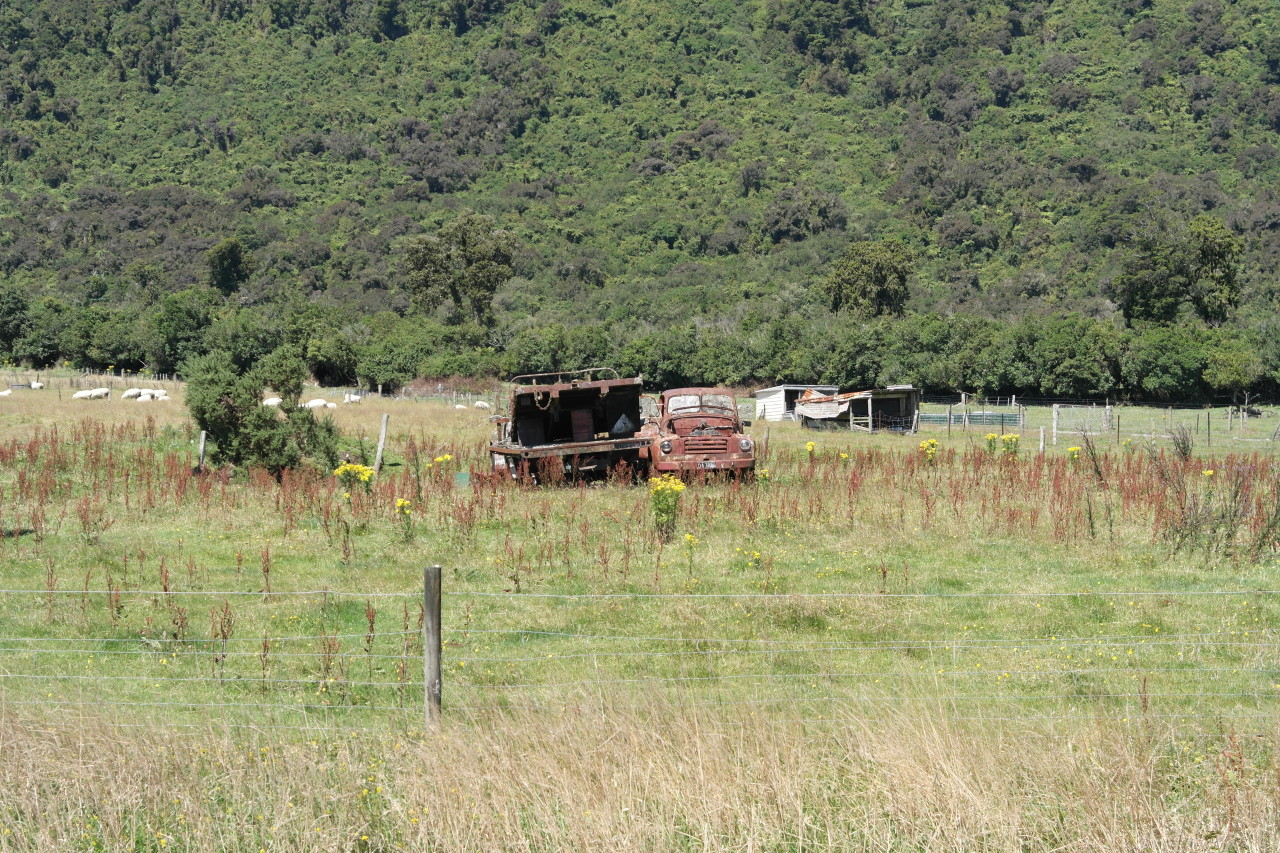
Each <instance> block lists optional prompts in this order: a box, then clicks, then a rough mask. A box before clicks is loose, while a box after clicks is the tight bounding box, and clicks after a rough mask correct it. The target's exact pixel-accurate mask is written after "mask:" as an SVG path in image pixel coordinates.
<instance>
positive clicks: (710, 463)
mask: <svg viewBox="0 0 1280 853" xmlns="http://www.w3.org/2000/svg"><path fill="white" fill-rule="evenodd" d="M698 467H699V468H712V469H714V468H719V467H720V463H719V462H716V461H715V460H712V459H704V460H702V461H701V462H699V463H698Z"/></svg>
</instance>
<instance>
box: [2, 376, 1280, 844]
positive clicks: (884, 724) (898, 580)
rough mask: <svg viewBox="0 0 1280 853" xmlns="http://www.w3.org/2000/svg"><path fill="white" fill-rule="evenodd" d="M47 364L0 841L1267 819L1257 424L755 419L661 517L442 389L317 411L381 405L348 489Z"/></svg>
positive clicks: (1267, 562)
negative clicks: (112, 395) (495, 469)
mask: <svg viewBox="0 0 1280 853" xmlns="http://www.w3.org/2000/svg"><path fill="white" fill-rule="evenodd" d="M48 390H49V389H46V391H45V392H24V393H18V392H15V394H14V395H13V396H12V397H10V398H7V399H6V400H4V401H3V403H2V405H0V465H2V466H3V467H2V468H0V527H2V528H3V529H4V531H5V532H4V535H3V537H2V538H0V566H3V569H2V570H0V572H2V578H0V586H2V587H3V588H4V589H5V590H6V592H4V593H0V638H2V639H0V645H3V646H4V651H3V652H0V675H3V676H4V678H3V681H2V682H0V683H2V684H3V693H2V694H0V739H2V740H3V742H5V743H6V755H9V756H14V757H15V758H16V759H17V760H16V761H6V762H0V766H2V767H3V769H2V770H0V779H2V780H3V781H2V782H0V792H4V795H5V796H4V797H3V800H4V805H0V810H3V813H0V825H2V826H3V829H0V849H23V850H25V849H36V848H38V847H39V848H44V849H47V848H48V847H50V846H52V847H56V848H61V849H76V848H78V849H147V850H156V849H191V850H211V849H226V848H227V847H235V848H236V849H258V848H259V847H261V848H263V849H297V848H298V847H300V846H307V847H310V848H316V849H320V848H324V849H349V850H375V849H397V847H398V846H403V847H406V848H408V849H415V848H416V849H422V848H423V847H424V846H427V847H433V846H439V847H445V846H448V847H454V848H462V849H494V848H499V847H500V848H504V849H505V848H514V849H548V850H550V849H564V848H566V847H569V846H575V847H584V846H592V847H599V846H607V847H610V848H612V849H742V848H744V847H753V848H756V849H788V850H790V849H795V850H799V849H884V850H898V849H901V850H925V849H929V850H935V849H957V850H975V849H990V850H1021V849H1035V850H1040V849H1043V850H1050V849H1062V848H1063V847H1066V848H1067V849H1072V848H1073V847H1074V848H1075V849H1099V850H1101V849H1126V848H1144V847H1145V848H1149V849H1167V850H1198V849H1206V846H1210V847H1214V849H1241V850H1251V849H1259V850H1261V849H1269V848H1270V847H1271V846H1274V841H1275V839H1276V835H1277V833H1276V831H1275V816H1276V795H1275V787H1274V784H1272V781H1270V780H1273V779H1274V774H1275V773H1276V771H1277V769H1280V768H1278V767H1277V765H1276V763H1275V759H1274V753H1273V747H1274V744H1275V736H1276V726H1275V719H1276V717H1275V702H1276V698H1277V691H1280V664H1278V663H1277V662H1276V657H1275V629H1276V626H1277V617H1278V616H1280V613H1278V612H1277V602H1276V596H1275V595H1274V593H1273V592H1272V590H1273V589H1274V587H1275V584H1274V574H1275V569H1276V565H1277V561H1276V551H1275V547H1276V535H1277V527H1278V524H1277V519H1276V509H1275V508H1276V506H1277V486H1276V484H1277V467H1276V463H1275V461H1274V459H1273V457H1271V456H1270V455H1269V454H1259V453H1252V452H1241V451H1240V449H1239V447H1237V446H1227V447H1221V446H1220V445H1219V444H1218V443H1216V442H1215V446H1214V447H1213V448H1212V451H1210V449H1209V448H1207V447H1203V446H1197V448H1196V455H1194V456H1193V457H1192V458H1190V459H1182V458H1181V457H1179V456H1178V455H1177V454H1176V453H1174V452H1173V450H1172V448H1171V447H1170V445H1169V443H1168V442H1167V441H1156V442H1155V443H1154V444H1150V443H1149V442H1148V441H1146V440H1144V441H1143V442H1140V443H1135V444H1133V445H1129V446H1121V447H1115V446H1114V445H1113V446H1110V447H1106V446H1103V445H1102V444H1101V443H1099V445H1098V446H1096V447H1094V448H1093V450H1092V451H1091V452H1088V453H1085V454H1083V455H1080V456H1079V458H1073V455H1072V454H1069V453H1068V452H1067V450H1066V448H1065V447H1064V446H1062V444H1061V442H1060V444H1059V446H1058V447H1057V448H1053V447H1050V448H1049V449H1048V450H1047V452H1046V454H1044V455H1043V456H1041V455H1040V454H1038V453H1036V448H1035V446H1034V444H1032V443H1031V442H1029V441H1024V442H1023V443H1022V446H1021V448H1020V452H1019V454H1018V456H1017V457H1016V458H1005V457H1004V456H1003V455H1002V454H1000V453H995V454H992V453H989V452H988V451H987V450H986V443H985V436H984V434H983V433H982V432H981V431H980V430H981V429H982V428H979V429H978V430H974V429H971V430H970V431H969V432H968V433H965V434H957V433H958V431H953V434H952V436H951V437H950V438H949V439H948V438H947V437H946V435H945V432H944V431H939V430H932V431H930V432H928V433H927V434H926V435H927V436H932V437H936V438H938V440H939V442H940V449H939V452H938V454H937V456H936V458H935V459H934V461H932V462H930V461H929V460H928V459H927V458H925V456H924V454H922V453H921V452H920V450H919V449H918V446H917V445H918V443H919V441H920V439H921V437H922V436H914V437H913V436H897V435H876V436H866V435H856V434H855V435H851V434H847V433H829V432H822V433H812V432H807V431H802V430H800V429H799V428H797V427H796V426H795V425H792V424H771V425H764V424H757V425H756V427H755V428H754V432H755V434H756V437H757V439H759V440H761V442H762V444H763V445H765V458H764V459H763V460H762V462H761V468H762V469H763V470H767V472H768V473H767V476H764V477H761V478H760V480H759V481H758V482H756V483H754V484H745V485H743V484H732V483H707V484H695V485H693V486H691V487H690V488H689V489H687V490H686V491H685V492H684V494H683V495H682V498H681V507H680V514H679V518H678V522H677V530H676V534H675V536H674V537H673V539H672V541H670V542H665V541H663V537H661V536H659V535H658V534H657V531H656V530H655V528H654V524H653V518H652V513H651V510H650V506H649V496H648V493H647V491H646V490H645V489H644V488H643V487H642V486H641V487H636V486H631V485H627V484H624V483H613V482H610V483H604V484H597V485H591V486H559V487H547V488H529V487H522V486H519V485H516V484H512V483H509V482H506V481H502V480H497V479H494V478H492V477H490V476H488V474H487V467H488V466H487V458H486V454H485V452H484V446H485V442H486V440H487V438H488V430H489V426H488V423H487V419H486V418H485V417H484V416H483V414H482V413H478V412H476V411H474V410H467V411H458V410H455V409H453V408H452V407H450V406H447V405H444V404H442V403H433V402H418V403H414V402H408V401H396V400H368V401H366V402H365V403H364V404H362V405H360V406H349V407H342V408H340V409H337V410H334V412H333V416H334V417H335V420H336V421H337V423H338V425H339V427H340V428H341V429H342V430H343V432H344V434H346V435H347V436H348V437H349V438H351V439H354V442H353V443H352V444H351V446H352V447H353V448H355V451H356V452H357V453H358V452H360V451H361V441H360V440H361V439H364V442H363V450H364V451H366V452H367V453H368V454H369V455H370V457H371V455H372V450H373V444H374V442H376V437H377V430H378V425H379V423H380V419H381V415H382V413H383V412H387V413H389V414H390V433H389V447H388V454H387V460H388V463H387V465H386V467H385V468H384V471H383V473H382V475H381V476H380V477H379V478H377V480H375V481H374V482H373V483H372V485H371V488H370V490H369V492H368V493H367V494H365V493H364V492H363V491H362V490H357V489H352V490H351V491H350V492H347V493H346V494H348V495H349V496H348V497H344V491H343V488H342V487H341V486H339V485H338V484H337V483H336V482H335V480H334V478H333V477H332V476H331V473H330V472H325V471H319V472H300V473H298V474H296V475H290V476H286V477H285V479H284V480H283V481H282V482H276V481H275V480H274V479H272V478H270V477H268V476H266V475H264V474H261V473H252V472H250V473H246V472H231V471H210V472H206V473H204V474H202V475H199V476H193V474H192V468H193V467H194V464H195V446H196V440H197V435H196V432H195V430H194V428H193V427H192V426H191V424H190V423H189V421H188V419H187V417H186V413H185V409H183V408H182V406H181V403H180V398H181V390H180V387H174V388H172V389H171V390H170V393H171V394H173V395H174V396H175V398H177V399H176V400H175V401H174V402H171V403H167V404H155V403H152V404H136V403H134V404H130V403H125V402H121V401H117V400H113V401H109V402H105V403H99V402H95V401H71V400H69V399H66V398H68V397H69V394H64V395H63V397H64V399H62V400H58V399H57V392H56V389H55V392H54V394H52V395H51V394H49V393H47V391H48ZM766 433H767V441H765V440H764V439H765V438H766ZM810 442H812V448H810V447H809V443H810ZM1073 446H1074V445H1073ZM1210 470H1211V471H1214V472H1215V473H1214V474H1212V475H1206V474H1205V473H1204V472H1205V471H1210ZM352 492H354V493H352ZM398 500H407V501H409V507H410V512H409V514H408V516H407V517H406V516H405V514H404V513H402V512H397V508H396V507H397V501H398ZM430 563H439V564H441V565H442V566H443V567H444V572H445V574H444V577H445V581H444V585H445V591H446V597H445V608H444V626H445V649H444V665H445V676H444V684H445V687H444V693H445V709H446V710H445V715H444V720H443V723H442V727H441V729H440V730H439V731H436V732H428V731H424V726H423V714H422V707H421V706H422V688H421V680H422V672H421V643H420V638H419V637H418V634H417V632H418V630H419V625H420V622H419V620H420V618H421V610H420V607H421V604H420V601H421V579H422V568H423V566H424V565H427V564H430ZM557 596H561V597H557ZM368 777H372V778H368ZM23 779H28V780H31V779H37V780H39V781H37V782H34V783H28V784H23V782H22V781H21V780H23ZM441 780H444V781H441ZM370 785H372V787H370ZM415 818H416V820H415ZM161 841H164V844H161V843H160V842H161ZM1197 845H1199V846H1197ZM1215 845H1216V847H1215Z"/></svg>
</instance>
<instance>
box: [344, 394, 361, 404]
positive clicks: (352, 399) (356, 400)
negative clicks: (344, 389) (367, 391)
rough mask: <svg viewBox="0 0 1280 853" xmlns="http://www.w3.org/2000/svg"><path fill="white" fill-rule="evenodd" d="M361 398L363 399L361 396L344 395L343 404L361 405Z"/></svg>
mask: <svg viewBox="0 0 1280 853" xmlns="http://www.w3.org/2000/svg"><path fill="white" fill-rule="evenodd" d="M360 397H361V395H359V394H343V395H342V402H344V403H359V402H360Z"/></svg>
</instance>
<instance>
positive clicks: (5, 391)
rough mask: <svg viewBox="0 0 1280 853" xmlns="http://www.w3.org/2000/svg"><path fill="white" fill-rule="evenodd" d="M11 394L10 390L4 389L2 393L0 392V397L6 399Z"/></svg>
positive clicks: (11, 390)
mask: <svg viewBox="0 0 1280 853" xmlns="http://www.w3.org/2000/svg"><path fill="white" fill-rule="evenodd" d="M12 393H13V389H12V388H6V389H4V390H3V391H0V397H8V396H9V395H10V394H12Z"/></svg>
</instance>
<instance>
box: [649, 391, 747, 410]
mask: <svg viewBox="0 0 1280 853" xmlns="http://www.w3.org/2000/svg"><path fill="white" fill-rule="evenodd" d="M737 411H738V410H737V407H736V406H735V405H734V402H733V398H732V397H730V396H729V395H728V394H703V395H702V396H698V395H697V394H677V395H675V396H674V397H672V398H671V399H670V400H668V401H667V412H668V413H669V414H672V415H684V414H692V413H695V412H701V413H705V414H714V415H735V414H737Z"/></svg>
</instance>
